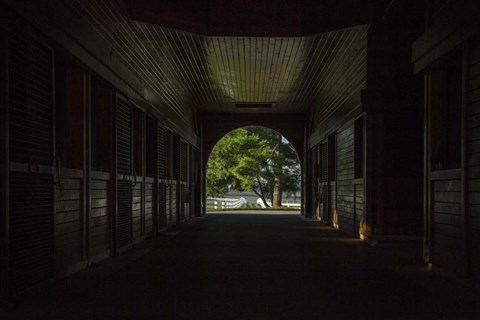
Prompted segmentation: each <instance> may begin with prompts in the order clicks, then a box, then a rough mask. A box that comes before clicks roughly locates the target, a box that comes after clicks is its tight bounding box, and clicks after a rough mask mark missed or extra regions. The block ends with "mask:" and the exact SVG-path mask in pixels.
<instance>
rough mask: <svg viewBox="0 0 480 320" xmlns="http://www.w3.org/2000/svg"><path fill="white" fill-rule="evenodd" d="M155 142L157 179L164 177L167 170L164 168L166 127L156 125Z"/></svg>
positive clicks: (165, 159)
mask: <svg viewBox="0 0 480 320" xmlns="http://www.w3.org/2000/svg"><path fill="white" fill-rule="evenodd" d="M157 136H158V139H157V143H158V149H157V150H158V155H157V156H158V178H159V179H166V178H167V170H166V168H167V167H166V162H167V157H166V155H167V148H166V146H167V144H166V141H165V139H166V136H167V132H166V129H165V128H164V127H162V126H160V125H159V126H158V129H157Z"/></svg>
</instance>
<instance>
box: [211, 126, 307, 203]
mask: <svg viewBox="0 0 480 320" xmlns="http://www.w3.org/2000/svg"><path fill="white" fill-rule="evenodd" d="M299 179H300V165H299V164H298V159H297V155H296V153H295V150H294V149H293V147H292V145H291V144H290V143H288V141H287V140H285V139H284V138H283V137H282V136H281V135H280V134H279V133H277V132H275V131H273V130H270V129H268V128H264V127H245V128H241V129H237V130H234V131H232V132H230V133H228V134H227V135H225V136H224V137H223V138H222V139H221V140H220V141H219V142H218V143H217V145H216V146H215V147H214V149H213V150H212V153H211V154H210V158H209V161H208V163H207V195H208V196H222V195H224V194H225V193H226V192H228V191H229V190H231V189H235V190H238V191H244V190H246V191H253V192H254V193H255V194H257V195H258V196H259V197H260V198H261V199H262V200H263V201H264V204H265V205H266V199H267V198H268V197H270V198H271V200H272V203H273V205H274V206H279V205H280V204H281V194H282V191H287V192H295V191H297V190H298V184H299ZM275 195H276V197H275ZM278 197H279V198H278Z"/></svg>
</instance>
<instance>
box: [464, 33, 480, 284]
mask: <svg viewBox="0 0 480 320" xmlns="http://www.w3.org/2000/svg"><path fill="white" fill-rule="evenodd" d="M477 43H478V38H477ZM468 60H469V65H468V69H469V73H468V88H467V90H468V93H467V94H468V97H469V99H468V104H467V115H468V116H467V165H468V167H467V172H468V174H469V181H468V210H467V215H468V225H467V233H468V235H467V237H468V240H469V243H468V246H469V248H470V250H469V257H468V258H469V261H470V272H471V274H472V276H473V277H474V278H477V279H480V253H479V251H478V248H480V45H479V44H476V46H475V47H473V48H472V50H471V51H470V56H469V59H468Z"/></svg>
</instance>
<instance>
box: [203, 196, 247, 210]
mask: <svg viewBox="0 0 480 320" xmlns="http://www.w3.org/2000/svg"><path fill="white" fill-rule="evenodd" d="M207 201H210V202H211V203H213V208H214V209H236V208H240V207H241V206H243V205H244V204H246V203H247V200H246V199H245V198H243V197H242V198H240V199H232V198H207Z"/></svg>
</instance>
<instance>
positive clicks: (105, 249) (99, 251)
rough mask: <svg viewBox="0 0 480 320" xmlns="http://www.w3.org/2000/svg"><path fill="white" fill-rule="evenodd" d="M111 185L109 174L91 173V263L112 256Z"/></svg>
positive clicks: (89, 250) (89, 241) (89, 240)
mask: <svg viewBox="0 0 480 320" xmlns="http://www.w3.org/2000/svg"><path fill="white" fill-rule="evenodd" d="M111 183H112V182H111V178H110V174H109V173H105V172H97V171H92V172H91V182H90V188H91V191H90V194H91V202H90V203H91V208H90V217H89V235H88V236H89V238H88V243H89V249H88V252H89V261H90V262H95V261H97V260H100V259H102V258H104V257H107V256H108V255H109V254H110V243H111V221H112V215H111V208H112V204H111V201H112V193H111V188H112V187H111Z"/></svg>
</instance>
